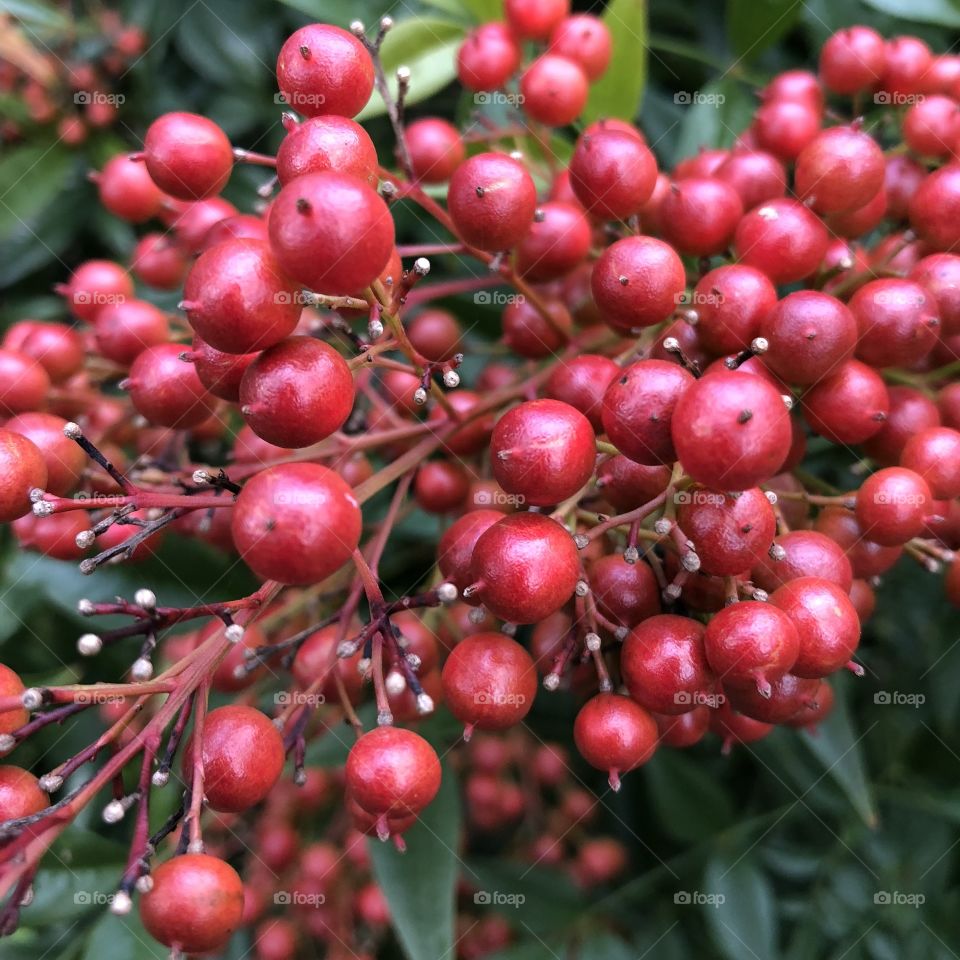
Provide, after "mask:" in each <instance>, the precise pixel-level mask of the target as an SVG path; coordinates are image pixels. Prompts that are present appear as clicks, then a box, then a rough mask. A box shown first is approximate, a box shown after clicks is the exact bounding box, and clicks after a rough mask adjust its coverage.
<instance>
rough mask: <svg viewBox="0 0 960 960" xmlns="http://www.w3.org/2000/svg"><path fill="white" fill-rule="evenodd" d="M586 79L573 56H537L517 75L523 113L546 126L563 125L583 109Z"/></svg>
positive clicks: (587, 91) (587, 83)
mask: <svg viewBox="0 0 960 960" xmlns="http://www.w3.org/2000/svg"><path fill="white" fill-rule="evenodd" d="M589 92H590V91H589V82H588V80H587V75H586V73H585V72H584V71H583V68H582V67H581V66H580V64H579V63H577V62H576V61H575V60H570V59H568V58H567V57H564V56H558V55H557V54H554V53H545V54H543V55H542V56H540V57H537V59H536V60H534V61H533V63H531V64H530V66H529V67H528V68H527V70H526V71H525V72H524V74H523V76H521V77H520V93H521V95H522V96H523V109H524V110H525V111H526V113H527V114H528V115H529V116H531V117H533V119H534V120H539V121H540V122H541V123H544V124H546V125H547V126H549V127H565V126H567V125H568V124H570V123H573V121H574V120H576V119H577V117H579V116H580V114H581V113H582V112H583V108H584V107H585V106H586V103H587V96H588V94H589Z"/></svg>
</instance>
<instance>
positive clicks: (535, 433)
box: [490, 400, 597, 506]
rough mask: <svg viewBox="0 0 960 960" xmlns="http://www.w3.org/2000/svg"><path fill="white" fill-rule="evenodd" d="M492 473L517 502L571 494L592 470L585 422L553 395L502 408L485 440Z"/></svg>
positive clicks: (593, 453)
mask: <svg viewBox="0 0 960 960" xmlns="http://www.w3.org/2000/svg"><path fill="white" fill-rule="evenodd" d="M490 457H491V462H492V464H493V475H494V477H495V479H496V481H497V483H499V484H500V486H501V487H502V488H503V489H504V490H506V491H507V493H513V494H517V495H518V496H519V497H522V498H523V500H522V502H523V503H526V504H529V505H532V506H548V505H550V504H554V503H560V502H561V501H562V500H566V499H567V497H571V496H573V495H574V494H575V493H576V492H577V491H578V490H579V489H580V488H581V487H583V485H584V484H585V483H586V482H587V481H588V480H589V479H590V477H591V476H592V475H593V470H594V466H595V464H596V459H597V449H596V438H595V436H594V433H593V428H592V427H591V426H590V421H589V420H587V418H586V417H585V416H584V415H583V414H582V413H580V411H579V410H576V409H574V408H573V407H571V406H570V405H569V404H567V403H561V402H560V401H559V400H528V401H527V402H526V403H521V404H520V405H519V406H516V407H514V408H513V409H512V410H510V411H508V412H507V413H506V414H504V416H503V417H502V418H501V419H500V421H499V422H498V423H497V425H496V427H494V430H493V436H492V437H491V439H490Z"/></svg>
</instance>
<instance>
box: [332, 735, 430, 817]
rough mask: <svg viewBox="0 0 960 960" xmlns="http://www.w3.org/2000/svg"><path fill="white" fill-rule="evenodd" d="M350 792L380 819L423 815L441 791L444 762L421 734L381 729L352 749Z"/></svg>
mask: <svg viewBox="0 0 960 960" xmlns="http://www.w3.org/2000/svg"><path fill="white" fill-rule="evenodd" d="M346 783H347V789H348V790H349V791H350V795H351V796H352V797H353V799H354V800H355V801H356V802H357V803H358V804H359V805H360V806H361V807H362V808H363V809H364V810H366V811H367V813H370V814H373V815H374V816H376V817H384V818H385V817H386V816H388V815H389V816H393V817H397V816H405V815H413V816H416V815H417V814H419V813H420V812H421V811H422V810H423V809H424V807H426V806H427V804H429V803H430V801H431V800H433V798H434V797H435V796H436V795H437V791H438V790H439V789H440V761H439V760H438V759H437V754H436V751H435V750H434V749H433V747H431V746H430V744H429V743H427V741H426V740H424V739H423V737H421V736H420V735H419V734H416V733H414V732H413V731H411V730H403V729H400V728H398V727H377V728H376V729H374V730H370V731H368V732H367V733H365V734H364V735H363V736H362V737H361V738H360V739H359V740H357V742H356V743H355V744H354V745H353V746H352V747H351V749H350V753H349V755H348V756H347V766H346Z"/></svg>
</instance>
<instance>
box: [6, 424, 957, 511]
mask: <svg viewBox="0 0 960 960" xmlns="http://www.w3.org/2000/svg"><path fill="white" fill-rule="evenodd" d="M7 428H8V429H12V428H11V427H10V424H7ZM900 465H901V466H902V467H905V468H906V469H907V470H912V471H913V472H914V473H916V474H917V475H918V476H920V477H922V478H923V479H924V480H925V481H926V482H927V484H928V485H929V486H930V492H931V493H932V494H933V496H934V497H935V498H936V499H937V500H952V499H953V498H954V497H957V496H960V432H958V431H956V430H951V429H950V428H949V427H933V428H931V429H929V430H924V431H923V432H922V433H918V434H916V435H915V436H913V437H911V438H910V439H909V440H908V441H907V444H906V446H905V447H904V448H903V453H902V455H901V457H900Z"/></svg>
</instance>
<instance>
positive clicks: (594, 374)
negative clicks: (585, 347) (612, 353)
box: [544, 353, 620, 433]
mask: <svg viewBox="0 0 960 960" xmlns="http://www.w3.org/2000/svg"><path fill="white" fill-rule="evenodd" d="M619 373H620V367H618V366H617V364H616V363H615V362H614V361H613V360H611V359H610V358H609V357H604V356H601V355H600V354H596V353H581V354H580V355H579V356H576V357H571V358H570V359H569V360H561V361H559V362H558V363H557V364H556V366H554V368H553V372H552V373H551V374H550V377H549V379H548V380H547V382H546V384H545V386H544V393H546V395H547V396H548V397H551V398H552V399H554V400H560V401H562V402H563V403H567V404H569V405H570V406H571V407H575V408H576V409H577V410H579V411H580V412H581V413H582V414H583V415H584V416H585V417H586V418H587V419H588V420H589V421H590V426H592V427H593V429H594V430H595V431H597V432H598V433H601V432H603V421H602V420H601V409H602V405H603V397H604V393H605V392H606V390H607V387H608V386H609V385H610V383H611V381H612V380H613V379H614V377H616V376H617V374H619Z"/></svg>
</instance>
